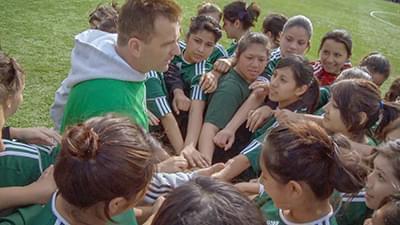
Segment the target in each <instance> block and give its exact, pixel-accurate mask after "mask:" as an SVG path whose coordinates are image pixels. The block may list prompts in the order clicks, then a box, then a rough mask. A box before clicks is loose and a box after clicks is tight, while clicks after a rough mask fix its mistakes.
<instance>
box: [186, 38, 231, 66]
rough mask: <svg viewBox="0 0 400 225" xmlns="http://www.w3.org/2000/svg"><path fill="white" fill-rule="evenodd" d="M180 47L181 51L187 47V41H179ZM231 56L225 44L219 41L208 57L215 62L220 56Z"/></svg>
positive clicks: (212, 62) (211, 61)
mask: <svg viewBox="0 0 400 225" xmlns="http://www.w3.org/2000/svg"><path fill="white" fill-rule="evenodd" d="M179 48H180V49H181V52H183V50H184V49H185V48H186V43H185V42H184V41H179ZM227 57H229V55H228V52H227V51H226V50H225V48H224V46H222V45H221V44H219V43H217V44H215V47H214V49H213V51H212V53H211V55H210V56H209V57H208V59H207V61H208V62H209V63H211V64H214V63H215V61H217V60H218V59H219V58H227Z"/></svg>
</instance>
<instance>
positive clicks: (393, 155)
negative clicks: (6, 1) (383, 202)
mask: <svg viewBox="0 0 400 225" xmlns="http://www.w3.org/2000/svg"><path fill="white" fill-rule="evenodd" d="M374 150H375V151H376V152H377V154H379V155H381V156H383V157H385V158H386V159H387V160H388V161H389V162H390V167H391V168H393V171H394V174H393V175H394V177H395V178H396V179H397V181H398V182H400V139H397V140H393V141H389V142H387V143H386V144H384V145H383V146H379V147H377V148H375V149H374ZM399 191H400V190H399Z"/></svg>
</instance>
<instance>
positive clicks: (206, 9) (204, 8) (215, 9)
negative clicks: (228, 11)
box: [197, 2, 222, 22]
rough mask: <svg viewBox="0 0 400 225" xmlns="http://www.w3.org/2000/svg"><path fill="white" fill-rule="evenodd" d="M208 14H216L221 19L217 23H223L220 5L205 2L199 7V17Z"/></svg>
mask: <svg viewBox="0 0 400 225" xmlns="http://www.w3.org/2000/svg"><path fill="white" fill-rule="evenodd" d="M207 14H216V15H217V16H218V18H219V20H217V22H220V21H221V17H222V10H221V9H220V8H219V6H218V5H216V4H214V3H211V2H204V3H203V4H201V5H199V6H198V7H197V15H198V16H199V15H207Z"/></svg>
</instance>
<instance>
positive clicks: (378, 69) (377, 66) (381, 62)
mask: <svg viewBox="0 0 400 225" xmlns="http://www.w3.org/2000/svg"><path fill="white" fill-rule="evenodd" d="M360 66H365V67H366V68H367V70H368V71H369V72H370V73H380V74H382V75H383V76H384V77H385V80H386V79H387V78H388V77H389V75H390V62H389V60H388V59H387V58H386V57H385V56H384V55H382V54H381V53H379V52H371V53H370V54H368V55H367V56H365V57H364V58H363V59H362V60H361V62H360Z"/></svg>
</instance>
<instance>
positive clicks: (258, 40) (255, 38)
mask: <svg viewBox="0 0 400 225" xmlns="http://www.w3.org/2000/svg"><path fill="white" fill-rule="evenodd" d="M251 44H260V45H262V46H265V48H266V49H267V56H269V50H270V49H269V46H270V44H269V40H268V38H267V37H266V36H265V35H264V34H262V33H259V32H248V33H246V34H245V35H243V37H241V38H240V40H239V42H238V46H237V49H236V57H237V58H239V57H240V55H241V54H242V53H243V52H244V51H246V49H247V48H248V47H249V46H250V45H251Z"/></svg>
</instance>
